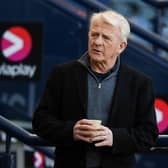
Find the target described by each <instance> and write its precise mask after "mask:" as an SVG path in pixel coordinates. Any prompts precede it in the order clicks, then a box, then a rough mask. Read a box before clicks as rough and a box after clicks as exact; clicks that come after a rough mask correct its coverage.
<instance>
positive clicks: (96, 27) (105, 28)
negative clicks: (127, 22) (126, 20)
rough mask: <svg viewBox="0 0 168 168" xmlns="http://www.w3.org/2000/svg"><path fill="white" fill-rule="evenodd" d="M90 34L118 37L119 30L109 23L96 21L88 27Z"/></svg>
mask: <svg viewBox="0 0 168 168" xmlns="http://www.w3.org/2000/svg"><path fill="white" fill-rule="evenodd" d="M90 31H91V32H99V33H104V34H109V35H110V34H117V35H120V29H119V27H117V26H113V25H111V24H109V23H105V22H103V21H101V20H96V21H94V22H92V23H91V25H90Z"/></svg>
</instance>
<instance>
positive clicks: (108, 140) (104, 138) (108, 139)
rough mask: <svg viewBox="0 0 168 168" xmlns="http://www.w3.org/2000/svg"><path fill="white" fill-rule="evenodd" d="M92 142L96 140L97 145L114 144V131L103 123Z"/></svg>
mask: <svg viewBox="0 0 168 168" xmlns="http://www.w3.org/2000/svg"><path fill="white" fill-rule="evenodd" d="M96 141H98V142H96ZM92 142H96V143H95V146H96V147H102V146H112V145H113V133H112V131H111V130H110V129H109V128H108V127H105V126H103V125H101V126H100V128H99V130H98V131H97V135H96V136H94V137H93V138H92Z"/></svg>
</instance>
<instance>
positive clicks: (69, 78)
mask: <svg viewBox="0 0 168 168" xmlns="http://www.w3.org/2000/svg"><path fill="white" fill-rule="evenodd" d="M129 33H130V26H129V23H128V22H127V20H126V19H125V18H124V17H123V16H122V15H120V14H118V13H116V12H114V11H104V12H100V13H95V14H93V15H92V17H91V22H90V29H89V34H88V38H89V41H88V52H86V53H85V54H84V55H83V56H82V57H81V58H80V59H79V60H76V61H72V62H69V63H65V64H62V65H57V66H56V67H55V68H54V70H53V71H52V73H51V75H50V77H49V79H48V81H47V83H46V88H45V91H44V94H43V96H42V98H41V100H40V103H39V105H38V107H37V109H36V111H35V113H34V117H33V128H34V131H35V133H36V134H38V135H39V136H41V137H43V138H45V139H47V140H49V141H50V142H51V143H52V144H54V145H55V146H56V158H55V167H56V168H67V167H73V168H132V167H133V166H134V163H135V158H134V154H135V152H139V151H147V150H149V149H150V147H151V146H153V145H155V142H156V138H157V135H158V129H157V125H156V118H155V110H154V105H153V102H154V96H153V90H152V82H151V80H150V79H149V78H148V77H146V76H145V75H144V74H142V73H140V72H138V71H135V70H134V69H132V68H130V67H128V66H127V65H126V64H124V63H123V62H122V61H121V60H120V54H121V53H122V52H123V51H124V49H125V48H126V46H127V38H128V36H129ZM95 120H100V121H101V124H95Z"/></svg>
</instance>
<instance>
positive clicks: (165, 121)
mask: <svg viewBox="0 0 168 168" xmlns="http://www.w3.org/2000/svg"><path fill="white" fill-rule="evenodd" d="M155 110H156V117H157V124H158V128H159V133H163V132H165V131H166V130H167V129H168V104H167V102H165V101H164V100H162V99H159V98H157V99H155Z"/></svg>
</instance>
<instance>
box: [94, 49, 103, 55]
mask: <svg viewBox="0 0 168 168" xmlns="http://www.w3.org/2000/svg"><path fill="white" fill-rule="evenodd" d="M92 51H93V53H94V54H101V53H102V51H101V50H98V49H93V50H92Z"/></svg>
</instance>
